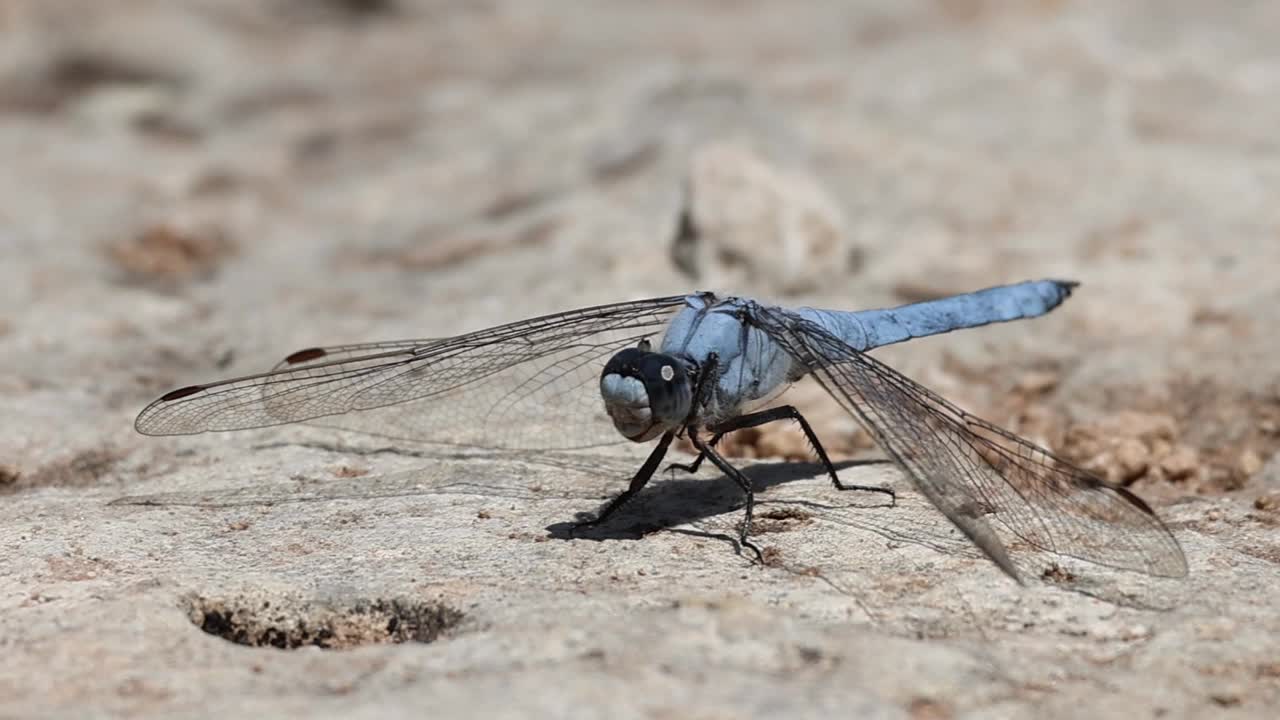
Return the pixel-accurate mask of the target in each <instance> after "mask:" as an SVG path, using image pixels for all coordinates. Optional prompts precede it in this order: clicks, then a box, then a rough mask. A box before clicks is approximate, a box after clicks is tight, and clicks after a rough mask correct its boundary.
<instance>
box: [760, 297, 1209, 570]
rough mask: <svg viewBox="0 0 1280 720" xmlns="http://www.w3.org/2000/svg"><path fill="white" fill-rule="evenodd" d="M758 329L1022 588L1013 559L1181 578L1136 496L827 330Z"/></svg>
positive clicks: (785, 316)
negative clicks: (1057, 560)
mask: <svg viewBox="0 0 1280 720" xmlns="http://www.w3.org/2000/svg"><path fill="white" fill-rule="evenodd" d="M759 318H760V320H759V321H760V323H761V324H762V326H764V327H765V328H766V329H767V330H768V331H769V333H770V334H771V335H772V336H773V337H774V338H775V340H777V342H778V343H779V344H781V345H782V346H783V347H784V348H785V349H786V350H787V352H788V353H789V354H791V356H792V357H793V358H794V359H795V360H796V361H797V362H799V363H801V364H802V365H803V366H804V367H806V368H808V369H809V371H810V372H812V373H813V374H814V376H815V377H816V379H817V380H818V382H820V383H821V384H822V386H823V387H824V388H825V389H826V390H827V392H828V393H830V394H831V395H832V396H833V397H834V398H835V399H836V400H837V401H838V402H839V403H840V404H841V405H843V406H844V408H845V409H846V410H848V411H849V412H850V413H851V414H853V415H854V416H855V417H857V418H858V419H859V420H860V421H861V422H862V423H863V425H864V426H866V428H867V430H868V431H869V432H871V434H872V435H873V436H874V437H875V438H876V440H877V441H878V442H879V444H880V446H881V447H882V448H884V450H885V451H886V452H887V453H888V455H889V456H890V457H891V458H892V459H893V460H894V461H895V462H896V463H897V464H898V465H899V466H900V467H901V468H902V469H903V470H904V471H905V472H906V474H907V475H908V476H909V477H910V478H911V479H912V481H914V483H915V485H916V487H917V488H919V490H920V491H921V493H923V494H924V495H925V496H926V497H927V498H929V500H930V501H931V502H932V503H933V504H934V505H935V506H937V507H938V509H939V510H941V511H942V512H943V513H944V514H945V515H946V516H947V517H948V518H949V519H950V520H951V522H953V523H954V524H955V525H956V527H957V528H959V529H960V530H961V531H962V532H963V533H965V535H967V536H968V537H969V538H970V539H971V540H973V541H974V543H976V544H977V545H978V546H979V547H980V548H981V549H982V550H983V551H984V552H985V553H986V554H987V555H988V556H989V557H990V558H991V559H992V560H993V561H995V562H996V564H998V565H999V566H1000V567H1001V568H1002V569H1003V570H1004V571H1005V572H1007V573H1009V574H1010V575H1011V576H1013V577H1014V578H1015V579H1016V578H1018V573H1017V571H1016V569H1015V564H1014V562H1013V560H1012V559H1011V558H1010V555H1009V553H1010V551H1011V550H1012V551H1015V552H1016V551H1018V550H1021V549H1026V548H1025V547H1024V546H1029V547H1030V548H1033V549H1035V550H1039V551H1045V552H1049V553H1054V554H1057V555H1060V556H1064V557H1070V558H1076V559H1079V560H1085V561H1088V562H1092V563H1096V564H1099V565H1104V566H1108V567H1113V568H1119V569H1123V570H1132V571H1137V572H1141V573H1146V574H1149V575H1155V576H1160V577H1182V576H1185V575H1186V572H1187V564H1186V558H1185V557H1184V556H1183V553H1182V549H1181V548H1180V547H1179V546H1178V543H1177V541H1176V540H1175V539H1174V537H1173V535H1172V534H1171V533H1170V532H1169V529H1168V528H1167V527H1165V525H1164V524H1163V523H1162V522H1161V521H1160V519H1159V518H1157V517H1156V516H1155V513H1153V512H1152V510H1151V508H1150V507H1148V506H1147V504H1146V503H1145V502H1143V501H1142V500H1141V499H1140V498H1138V497H1137V496H1136V495H1134V494H1133V493H1131V492H1129V491H1128V490H1126V489H1124V488H1123V487H1119V486H1116V485H1113V484H1110V483H1107V482H1106V481H1104V480H1102V479H1100V478H1098V477H1097V476H1095V475H1093V474H1091V473H1089V472H1087V471H1085V470H1083V469H1081V468H1078V467H1076V466H1074V465H1072V464H1071V463H1069V462H1067V461H1066V460H1063V459H1061V458H1059V457H1056V456H1054V455H1053V454H1051V453H1049V452H1048V451H1046V450H1044V449H1043V448H1040V447H1038V446H1036V445H1033V444H1031V443H1029V442H1027V441H1026V440H1023V439H1021V438H1019V437H1017V436H1015V435H1013V434H1011V433H1009V432H1007V431H1005V430H1002V429H1000V428H998V427H996V426H994V425H992V424H991V423H988V422H986V421H985V420H982V419H980V418H977V417H974V416H973V415H970V414H969V413H966V412H965V411H963V410H961V409H960V408H958V407H956V406H955V405H952V404H951V403H949V402H947V401H946V400H944V399H943V398H941V397H939V396H938V395H936V394H934V393H933V392H931V391H930V390H928V389H926V388H924V387H922V386H920V385H918V384H917V383H915V382H914V381H912V380H910V379H908V378H907V377H905V376H904V375H902V374H900V373H898V372H897V371H895V370H894V369H892V368H890V367H888V366H887V365H885V364H883V363H881V362H879V361H878V360H876V359H874V358H872V357H870V356H869V355H866V354H864V353H861V352H858V351H857V350H855V349H853V348H852V347H850V346H849V345H847V344H846V343H844V342H843V341H841V340H840V339H839V338H837V337H835V336H834V335H832V334H831V333H829V332H827V331H826V330H825V329H823V328H822V327H820V326H818V325H816V324H814V323H811V322H809V321H806V320H804V319H802V318H798V317H796V316H794V315H791V314H789V313H787V312H785V311H783V310H779V309H761V310H760V311H759Z"/></svg>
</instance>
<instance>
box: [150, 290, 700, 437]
mask: <svg viewBox="0 0 1280 720" xmlns="http://www.w3.org/2000/svg"><path fill="white" fill-rule="evenodd" d="M683 299H684V298H683V297H682V296H673V297H665V298H655V299H652V300H641V301H635V302H627V303H617V304H613V305H603V306H599V307H593V308H586V309H582V310H573V311H569V312H564V313H558V314H555V315H547V316H543V317H538V318H533V319H530V320H524V321H521V322H516V323H511V324H509V325H501V326H498V327H494V328H490V329H487V330H481V331H478V332H474V333H470V334H467V335H460V336H457V337H453V338H443V339H439V340H414V341H403V342H386V343H372V344H368V345H341V346H335V347H329V348H309V349H306V350H300V351H298V352H296V353H293V354H292V355H290V356H289V357H288V358H286V359H285V361H284V362H282V363H280V364H279V365H278V366H276V369H275V370H273V371H271V372H268V373H263V374H260V375H251V376H247V377H241V378H236V379H233V380H224V381H221V382H215V383H208V384H204V385H193V386H190V387H186V388H181V389H179V390H174V391H173V392H170V393H168V394H167V395H165V396H163V397H161V398H160V399H159V400H156V401H155V402H153V403H151V404H150V405H148V406H147V407H146V408H145V409H143V411H142V412H141V413H140V414H139V415H138V419H137V421H136V423H135V426H136V427H137V429H138V431H139V432H142V433H144V434H148V435H179V434H189V433H199V432H205V431H210V430H240V429H246V428H257V427H266V426H270V425H281V424H285V423H293V422H301V421H308V420H316V419H317V418H326V419H332V418H334V416H339V415H345V414H348V413H350V414H351V415H350V416H349V417H347V416H344V417H343V418H340V419H337V421H336V422H335V423H334V424H336V425H338V426H339V427H343V428H346V429H355V430H360V431H362V432H374V433H378V434H384V435H390V436H394V437H402V438H411V439H414V440H419V441H423V442H430V443H442V444H449V445H463V446H475V447H489V448H508V449H567V448H581V447H590V446H595V445H601V444H606V443H613V442H617V441H618V440H620V439H621V438H620V436H619V435H618V434H617V432H616V431H615V430H614V429H613V426H612V424H611V423H610V421H609V419H608V416H607V415H606V414H605V412H604V404H603V401H602V400H601V398H600V391H599V384H598V383H599V377H600V370H601V369H602V368H603V366H604V363H605V362H606V361H607V360H608V358H609V356H610V355H612V354H613V353H615V352H617V351H618V350H619V349H621V348H623V347H627V346H629V345H635V344H636V343H637V342H639V341H640V340H641V339H643V338H647V337H655V336H656V335H657V334H659V333H661V331H662V329H663V327H664V326H665V325H666V324H667V322H668V320H669V319H670V316H671V315H672V313H673V312H674V310H675V309H676V308H677V307H679V306H680V304H681V303H682V302H683ZM326 424H327V423H326Z"/></svg>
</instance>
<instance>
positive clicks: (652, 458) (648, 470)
mask: <svg viewBox="0 0 1280 720" xmlns="http://www.w3.org/2000/svg"><path fill="white" fill-rule="evenodd" d="M673 437H675V433H674V432H668V433H663V435H662V439H660V440H658V444H657V445H656V446H654V448H653V452H651V453H649V459H647V460H645V461H644V465H641V466H640V469H639V470H637V471H636V474H635V476H634V477H632V478H631V484H630V485H629V486H627V489H626V490H623V491H622V492H621V493H619V494H618V496H617V497H615V498H614V499H613V500H610V501H609V504H608V505H605V506H604V509H603V510H601V511H600V512H599V513H598V514H597V515H596V517H595V518H594V519H592V520H584V521H582V522H579V523H574V524H573V526H572V527H571V528H569V534H570V535H572V534H573V533H575V532H577V531H578V530H582V529H585V528H591V527H595V526H597V525H599V524H601V523H603V522H604V521H605V520H608V519H609V516H610V515H612V514H614V513H615V512H617V510H618V508H620V507H622V506H623V505H625V504H626V503H627V501H628V500H630V499H631V498H632V497H634V496H635V494H636V493H638V492H640V490H641V489H642V488H643V487H644V486H645V485H646V484H647V483H648V482H649V479H650V478H652V477H653V473H654V471H655V470H657V469H658V465H660V464H661V463H662V458H663V457H665V456H666V454H667V448H668V447H669V446H670V445H671V439H672V438H673Z"/></svg>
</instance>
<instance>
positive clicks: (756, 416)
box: [667, 405, 897, 503]
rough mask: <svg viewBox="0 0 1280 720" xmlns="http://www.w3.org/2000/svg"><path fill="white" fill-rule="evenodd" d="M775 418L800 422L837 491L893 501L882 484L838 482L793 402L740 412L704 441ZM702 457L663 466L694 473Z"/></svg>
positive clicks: (715, 440)
mask: <svg viewBox="0 0 1280 720" xmlns="http://www.w3.org/2000/svg"><path fill="white" fill-rule="evenodd" d="M778 420H795V421H796V422H797V423H799V424H800V430H802V431H803V432H804V436H805V437H806V438H807V439H808V440H809V444H810V445H812V446H813V451H814V453H816V454H817V456H818V460H819V461H821V463H822V467H823V468H825V469H826V471H827V475H828V476H830V477H831V484H832V485H834V486H835V487H836V489H837V490H864V491H866V492H878V493H884V494H886V495H888V496H889V498H890V499H891V500H892V501H893V502H895V503H896V502H897V495H896V494H895V493H894V491H893V488H890V487H885V486H883V485H853V484H845V483H843V482H840V476H839V475H837V474H836V468H835V465H833V464H831V458H829V457H827V451H826V449H824V448H823V447H822V443H821V442H819V441H818V435H817V433H815V432H814V431H813V428H812V427H810V426H809V421H808V420H806V419H805V417H804V415H801V414H800V411H799V410H797V409H796V408H795V406H794V405H781V406H779V407H775V408H769V409H768V410H761V411H760V412H755V413H751V414H749V415H740V416H738V417H736V418H733V419H732V420H729V421H727V422H724V423H721V424H719V425H716V426H715V427H713V428H711V429H712V430H713V431H714V432H715V434H714V435H712V436H711V441H710V442H709V443H708V446H710V447H712V448H714V447H715V446H716V443H718V442H720V438H722V437H724V436H725V435H726V434H728V433H731V432H733V431H734V430H743V429H746V428H750V427H756V426H759V425H764V424H766V423H771V422H775V421H778ZM705 457H706V453H704V452H702V451H699V452H698V457H696V458H694V460H693V462H691V463H689V464H688V465H680V464H677V463H672V464H670V465H668V466H667V469H668V470H672V469H675V470H683V471H685V472H689V473H694V472H697V471H698V468H699V467H700V466H701V465H702V460H703V459H704V458H705Z"/></svg>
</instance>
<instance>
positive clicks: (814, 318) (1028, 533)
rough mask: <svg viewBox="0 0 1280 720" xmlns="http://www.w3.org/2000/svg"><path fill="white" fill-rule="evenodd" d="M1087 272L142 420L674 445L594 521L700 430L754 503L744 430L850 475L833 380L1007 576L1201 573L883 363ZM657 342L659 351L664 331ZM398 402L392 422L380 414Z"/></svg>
mask: <svg viewBox="0 0 1280 720" xmlns="http://www.w3.org/2000/svg"><path fill="white" fill-rule="evenodd" d="M1075 287H1076V283H1073V282H1065V281H1057V280H1038V281H1030V282H1022V283H1017V284H1014V285H1005V286H1000V287H993V288H988V289H985V290H979V291H977V292H972V293H966V294H961V295H955V296H951V297H947V298H942V299H938V300H930V301H926V302H918V303H913V304H909V305H904V306H901V307H896V308H891V309H879V310H863V311H856V312H855V311H837V310H823V309H815V308H803V307H802V308H785V307H779V306H774V305H768V304H765V303H761V302H758V301H756V300H752V299H749V298H743V297H719V296H717V295H714V294H712V293H709V292H700V293H695V294H690V295H673V296H669V297H660V298H653V299H648V300H637V301H631V302H622V303H615V304H610V305H601V306H598V307H590V308H583V309H578V310H571V311H568V312H562V313H557V314H553V315H546V316H542V317H536V318H532V319H528V320H523V321H519V322H514V323H510V324H507V325H500V326H497V327H493V328H488V329H485V330H480V331H477V332H472V333H467V334H464V335H458V336H456V337H449V338H437V339H417V340H405V341H395V342H378V343H368V344H357V345H338V346H332V347H312V348H307V349H305V350H300V351H298V352H295V353H293V354H291V355H289V356H288V357H286V358H285V359H284V361H283V362H281V363H280V364H279V365H277V366H276V367H275V368H274V369H273V370H272V371H270V372H266V373H262V374H258V375H250V376H245V377H240V378H234V379H230V380H222V381H217V382H210V383H204V384H199V385H190V386H187V387H183V388H179V389H177V390H173V391H171V392H169V393H167V394H165V395H163V396H162V397H160V398H159V399H157V400H156V401H154V402H152V403H151V404H150V405H148V406H147V407H146V408H145V409H143V410H142V412H141V413H140V414H139V415H138V418H137V421H136V423H135V427H136V428H137V430H138V431H139V432H141V433H144V434H147V435H180V434H191V433H200V432H206V431H225V430H241V429H247V428H260V427H266V426H272V425H280V424H285V423H294V422H301V421H314V420H317V419H321V418H328V417H331V416H336V415H347V414H354V415H357V416H359V415H374V416H377V417H379V418H381V419H380V420H379V423H380V424H379V425H378V427H379V428H380V430H382V431H383V432H384V433H387V432H388V431H390V432H389V433H388V434H398V435H399V436H401V437H413V438H415V439H419V440H422V441H427V442H432V443H443V444H449V445H460V446H470V447H479V448H494V449H505V450H522V451H552V450H568V449H580V448H588V447H595V446H600V445H605V444H610V443H617V442H621V441H623V440H624V439H625V440H627V441H631V442H635V443H648V442H653V441H655V440H656V443H655V444H654V446H653V450H652V451H651V453H650V454H649V457H648V459H647V460H646V461H645V462H644V463H643V465H642V466H641V467H640V468H639V470H637V471H636V473H635V475H634V476H633V477H632V478H631V481H630V484H629V485H628V486H627V488H626V489H625V490H623V491H622V492H621V493H620V494H618V495H617V496H616V497H615V498H614V499H613V500H612V501H610V502H609V503H607V504H606V505H605V506H604V507H603V508H602V509H601V510H600V512H599V513H598V514H597V515H596V516H595V517H594V518H593V519H590V520H586V521H583V522H580V523H578V524H577V525H576V526H575V528H577V529H581V528H586V527H591V526H595V525H599V524H601V523H604V522H606V521H607V520H608V519H609V518H610V517H611V516H612V515H613V514H614V513H615V512H616V511H617V510H618V509H619V508H621V507H622V506H623V505H624V504H625V503H626V502H627V501H628V500H629V499H631V498H632V497H634V496H635V495H636V493H638V492H640V490H641V489H642V488H643V487H644V486H645V484H646V483H648V482H649V480H650V478H652V477H653V475H654V474H655V472H656V471H657V470H658V468H659V467H660V466H661V464H662V461H663V459H664V458H665V456H666V453H667V451H668V449H669V448H670V446H671V444H672V441H673V440H675V439H676V438H677V437H683V438H686V439H687V440H688V442H689V443H690V444H691V445H692V446H693V448H694V449H695V450H696V451H697V453H698V454H697V456H696V458H695V459H694V460H693V461H692V462H691V463H689V464H686V465H674V466H673V467H675V468H679V469H681V470H684V471H687V472H696V471H697V470H698V469H699V467H700V466H701V464H702V463H703V461H704V460H707V461H710V462H711V463H712V464H713V465H714V466H715V467H716V468H717V469H718V470H719V471H720V472H721V473H723V474H724V475H725V476H726V477H728V478H729V479H731V480H732V481H733V482H735V483H736V484H737V485H738V486H739V487H740V488H741V489H742V492H743V494H744V496H745V498H746V503H745V516H744V518H743V522H742V523H741V525H740V530H739V538H738V539H739V542H740V543H741V545H742V546H743V547H746V548H750V549H751V550H753V551H754V552H755V553H756V556H757V557H758V558H760V557H761V553H760V550H759V548H758V547H756V545H754V544H753V543H752V542H751V540H750V532H751V521H752V515H753V509H754V504H755V495H754V493H753V491H752V485H751V482H750V481H749V480H748V479H747V478H746V476H744V475H743V473H742V472H741V471H740V470H739V469H738V468H736V467H735V466H734V465H733V464H732V463H730V462H729V460H728V459H727V458H725V457H724V456H723V455H722V454H721V453H720V452H719V451H717V449H716V446H717V444H718V443H719V441H720V439H721V438H722V437H724V436H725V435H726V434H727V433H731V432H733V431H735V430H741V429H744V428H749V427H756V426H759V425H762V424H765V423H769V422H774V421H780V420H789V421H795V422H796V423H797V424H798V425H799V426H800V429H801V430H802V431H803V432H804V434H805V435H806V437H807V438H808V440H809V442H810V443H811V445H812V447H813V450H814V452H815V454H816V455H817V457H818V460H819V461H820V462H821V464H822V467H823V468H824V469H825V470H826V473H827V475H828V476H829V477H830V479H831V482H832V483H833V484H834V485H835V487H836V488H838V489H841V490H862V491H869V492H878V493H885V494H887V495H889V496H890V497H891V498H892V497H893V491H892V490H891V489H889V488H885V487H878V486H865V485H851V484H846V483H843V482H842V481H841V480H840V478H839V476H838V474H837V472H836V468H835V466H834V465H833V464H832V462H831V460H830V458H829V457H828V455H827V452H826V451H825V450H824V448H823V446H822V443H821V442H820V440H819V438H818V436H817V434H816V433H815V432H814V430H813V428H812V427H811V426H810V424H809V422H808V421H807V420H806V419H805V418H804V416H803V415H802V414H801V413H800V412H799V411H798V410H797V409H796V408H795V407H794V406H792V405H788V404H779V403H778V400H779V396H780V395H782V393H783V392H784V391H785V390H786V389H787V388H788V387H789V386H791V385H792V384H793V383H795V382H796V381H798V380H800V379H801V378H803V377H806V376H811V377H813V378H814V379H815V380H816V381H817V382H818V383H819V384H820V385H821V386H822V387H823V388H824V389H825V390H826V391H827V392H828V393H829V394H830V395H831V396H832V397H833V398H834V399H835V400H836V401H837V402H838V403H839V404H840V405H841V406H842V407H843V408H844V409H845V410H847V411H848V412H849V413H850V414H851V415H852V416H854V417H855V418H856V419H857V420H858V421H859V422H860V423H861V424H862V425H863V426H864V427H865V428H866V429H867V430H868V431H869V432H870V434H871V436H872V437H873V438H874V439H875V440H876V442H877V443H878V444H879V446H880V447H881V448H882V449H883V450H884V451H885V453H887V454H888V456H889V458H890V460H892V461H893V462H894V463H895V464H897V466H898V467H899V468H901V470H902V471H903V472H904V473H905V474H906V476H907V477H909V478H910V479H911V481H912V482H913V484H914V486H915V488H916V489H917V490H919V492H920V493H921V494H923V495H924V496H925V497H926V498H927V499H928V500H929V501H930V502H931V503H932V504H933V505H934V506H935V507H936V508H937V509H938V510H939V511H941V512H942V514H943V515H945V516H946V517H947V518H948V519H949V520H950V521H951V522H952V523H953V524H954V525H955V527H956V528H958V529H959V530H960V532H962V533H963V534H964V535H965V536H966V537H968V538H969V539H970V540H971V541H972V542H973V543H974V544H975V545H976V546H977V547H978V548H980V549H981V550H982V552H983V553H985V554H986V556H987V557H988V558H990V559H991V560H992V561H993V562H994V563H995V564H996V565H997V566H998V567H999V568H1000V569H1001V570H1003V571H1004V572H1005V573H1007V574H1008V575H1009V576H1010V577H1012V578H1014V579H1015V580H1019V581H1021V577H1020V575H1019V572H1018V569H1017V565H1016V563H1015V562H1014V560H1013V558H1012V557H1011V552H1014V551H1020V550H1021V549H1022V548H1029V549H1030V550H1032V551H1036V552H1045V553H1049V554H1050V555H1056V556H1060V557H1063V558H1074V559H1077V560H1083V561H1087V562H1091V563H1095V564H1098V565H1102V566H1106V567H1111V568H1117V569H1121V570H1128V571H1134V572H1138V573H1143V574H1147V575H1153V576H1159V577H1182V576H1185V575H1186V572H1187V565H1186V559H1185V557H1184V555H1183V553H1182V550H1181V548H1180V547H1179V545H1178V543H1177V541H1176V539H1175V538H1174V537H1173V535H1172V534H1171V533H1170V532H1169V529H1168V528H1167V527H1166V526H1165V525H1164V524H1163V523H1162V522H1161V521H1160V519H1159V518H1158V517H1157V516H1156V514H1155V513H1154V512H1153V511H1152V509H1151V508H1150V506H1148V505H1147V504H1146V503H1145V502H1144V501H1143V500H1142V499H1141V498H1139V497H1138V496H1137V495H1135V494H1134V493H1133V492H1131V491H1130V490H1128V489H1126V488H1124V487H1122V486H1120V485H1116V484H1113V483H1109V482H1107V481H1105V480H1103V479H1101V478H1099V477H1097V476H1096V475H1094V474H1092V473H1090V472H1088V471H1086V470H1083V469H1081V468H1079V467H1076V466H1075V465H1073V464H1071V463H1070V462H1068V461H1066V460H1064V459H1062V458H1059V457H1057V456H1055V455H1053V454H1052V453H1050V452H1049V451H1047V450H1045V449H1043V448H1041V447H1038V446H1036V445H1034V444H1032V443H1030V442H1028V441H1026V440H1024V439H1022V438H1019V437H1017V436H1016V435H1014V434H1012V433H1009V432H1007V431H1005V430H1002V429H1001V428H999V427H996V426H995V425H993V424H991V423H988V422H986V421H984V420H982V419H980V418H978V417H975V416H973V415H971V414H970V413H968V412H965V411H964V410H961V409H960V408H958V407H956V406H955V405H953V404H951V403H949V402H947V401H946V400H945V399H943V398H942V397H940V396H938V395H937V394H935V393H933V392H932V391H930V390H928V389H926V388H924V387H922V386H921V385H919V384H918V383H916V382H914V381H912V380H910V379H909V378H907V377H905V376H904V375H902V374H900V373H898V372H897V371H895V370H894V369H892V368H890V367H889V366H887V365H885V364H884V363H881V362H880V361H878V360H876V359H874V358H873V357H871V356H870V355H869V354H868V352H869V351H871V350H873V349H874V348H877V347H881V346H884V345H889V344H893V343H898V342H903V341H906V340H910V339H912V338H918V337H924V336H928V335H936V334H939V333H945V332H950V331H953V330H959V329H963V328H973V327H978V326H982V325H988V324H991V323H998V322H1007V321H1011V320H1020V319H1026V318H1034V317H1037V316H1040V315H1044V314H1045V313H1048V312H1049V311H1051V310H1053V309H1054V308H1056V307H1057V306H1058V305H1060V304H1061V303H1062V302H1063V301H1064V300H1066V298H1067V297H1068V296H1069V295H1070V294H1071V292H1072V290H1073V289H1074V288H1075ZM655 339H657V346H656V348H655V346H654V340H655ZM384 408H385V409H386V410H387V411H388V412H384V413H381V414H378V413H377V412H375V411H378V410H379V409H384Z"/></svg>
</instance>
